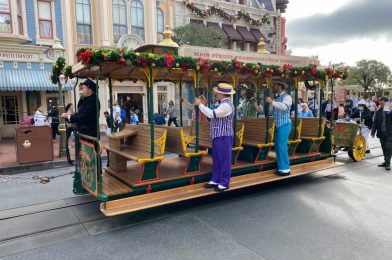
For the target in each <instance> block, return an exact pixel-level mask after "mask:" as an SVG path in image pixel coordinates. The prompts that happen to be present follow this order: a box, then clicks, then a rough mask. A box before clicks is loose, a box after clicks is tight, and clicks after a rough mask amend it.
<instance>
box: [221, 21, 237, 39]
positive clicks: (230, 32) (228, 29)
mask: <svg viewBox="0 0 392 260" xmlns="http://www.w3.org/2000/svg"><path fill="white" fill-rule="evenodd" d="M222 29H223V31H225V33H226V35H227V38H228V39H229V40H232V41H242V36H241V35H240V34H239V33H238V32H237V31H236V30H235V29H234V27H233V26H232V25H230V24H222Z"/></svg>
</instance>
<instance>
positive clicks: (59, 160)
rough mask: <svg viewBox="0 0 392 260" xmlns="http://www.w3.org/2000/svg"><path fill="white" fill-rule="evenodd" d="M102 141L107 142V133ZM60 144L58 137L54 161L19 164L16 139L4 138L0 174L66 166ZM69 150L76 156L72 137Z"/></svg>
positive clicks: (104, 154) (1, 145) (54, 150)
mask: <svg viewBox="0 0 392 260" xmlns="http://www.w3.org/2000/svg"><path fill="white" fill-rule="evenodd" d="M101 142H103V143H107V142H108V141H107V136H106V135H105V134H102V135H101ZM59 145H60V139H59V137H57V139H56V141H55V142H54V143H53V158H54V160H53V161H47V162H38V163H32V164H19V163H18V162H17V155H16V143H15V140H14V139H3V140H2V141H0V174H9V173H19V172H24V171H37V170H44V169H51V168H53V167H64V166H69V164H68V162H67V157H66V156H63V157H60V156H59ZM69 146H70V147H69V151H70V154H71V158H72V159H74V158H75V143H74V142H73V141H72V138H70V140H69ZM102 156H104V157H105V156H106V153H103V154H102Z"/></svg>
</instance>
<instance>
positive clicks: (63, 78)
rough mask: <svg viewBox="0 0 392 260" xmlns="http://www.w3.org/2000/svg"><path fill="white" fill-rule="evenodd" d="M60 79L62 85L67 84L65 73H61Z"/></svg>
mask: <svg viewBox="0 0 392 260" xmlns="http://www.w3.org/2000/svg"><path fill="white" fill-rule="evenodd" d="M59 81H60V84H61V85H65V76H64V74H61V75H60V76H59Z"/></svg>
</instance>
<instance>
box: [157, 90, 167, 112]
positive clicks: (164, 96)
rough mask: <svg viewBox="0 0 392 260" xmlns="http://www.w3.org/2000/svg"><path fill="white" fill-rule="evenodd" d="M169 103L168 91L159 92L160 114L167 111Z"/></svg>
mask: <svg viewBox="0 0 392 260" xmlns="http://www.w3.org/2000/svg"><path fill="white" fill-rule="evenodd" d="M167 103H168V101H167V93H158V114H161V115H162V114H163V113H166V109H167Z"/></svg>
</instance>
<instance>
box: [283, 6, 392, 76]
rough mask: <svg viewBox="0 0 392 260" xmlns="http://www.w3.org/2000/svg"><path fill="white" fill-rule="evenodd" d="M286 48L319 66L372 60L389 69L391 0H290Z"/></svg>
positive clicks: (391, 32)
mask: <svg viewBox="0 0 392 260" xmlns="http://www.w3.org/2000/svg"><path fill="white" fill-rule="evenodd" d="M284 17H286V19H287V22H286V35H287V37H288V43H287V49H291V50H292V55H299V56H318V57H319V60H320V61H321V64H322V65H328V64H329V63H332V64H337V63H341V62H343V63H345V64H346V65H349V66H353V65H355V63H356V62H357V61H359V60H361V59H375V60H378V61H381V62H383V63H384V64H385V65H387V66H389V67H390V69H391V70H392V0H290V3H289V4H288V8H287V10H286V13H285V14H284Z"/></svg>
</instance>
